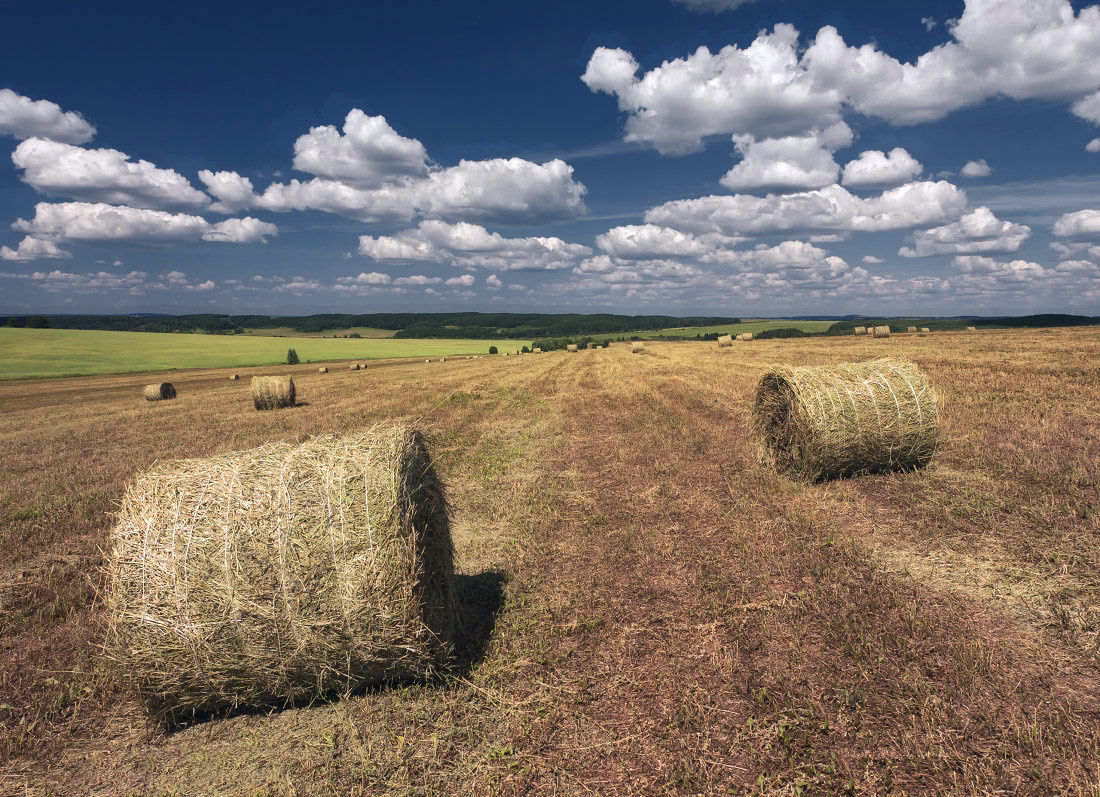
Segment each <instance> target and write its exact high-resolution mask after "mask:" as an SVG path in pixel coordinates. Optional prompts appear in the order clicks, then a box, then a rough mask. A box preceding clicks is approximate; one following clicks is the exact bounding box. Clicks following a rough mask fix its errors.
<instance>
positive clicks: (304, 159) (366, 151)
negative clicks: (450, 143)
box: [294, 108, 428, 188]
mask: <svg viewBox="0 0 1100 797" xmlns="http://www.w3.org/2000/svg"><path fill="white" fill-rule="evenodd" d="M294 168H295V169H298V170H299V171H303V172H308V173H309V174H313V175H316V176H318V177H327V178H329V179H331V180H338V181H340V182H343V183H347V184H348V185H353V186H356V187H358V188H376V187H378V186H380V185H384V184H386V183H390V182H393V181H395V180H398V179H400V178H403V177H421V176H423V175H425V174H427V172H428V152H427V150H425V149H424V145H423V144H421V143H420V142H419V141H417V140H416V139H415V138H405V137H404V136H402V135H399V134H398V133H397V131H396V130H394V129H393V128H392V127H390V125H389V123H388V122H387V121H386V118H385V117H384V116H368V115H367V114H366V113H364V112H363V111H361V110H360V109H358V108H352V109H351V111H349V112H348V115H347V118H346V119H345V120H344V129H343V134H341V132H340V131H339V130H337V129H336V127H334V126H333V125H322V126H319V127H314V128H311V129H310V131H309V132H308V133H306V134H305V135H303V136H301V137H299V138H298V140H297V141H295V142H294Z"/></svg>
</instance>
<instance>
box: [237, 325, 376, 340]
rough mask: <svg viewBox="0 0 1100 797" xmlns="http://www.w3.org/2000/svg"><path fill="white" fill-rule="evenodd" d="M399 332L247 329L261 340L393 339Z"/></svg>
mask: <svg viewBox="0 0 1100 797" xmlns="http://www.w3.org/2000/svg"><path fill="white" fill-rule="evenodd" d="M396 332H397V330H394V329H375V328H374V327H341V328H340V329H325V330H322V331H320V332H299V331H298V330H296V329H294V327H266V328H263V329H246V330H245V331H244V334H245V335H249V336H251V337H260V338H331V337H332V336H333V335H351V334H353V333H355V334H358V335H359V337H361V338H392V337H393V336H394V335H395V334H396Z"/></svg>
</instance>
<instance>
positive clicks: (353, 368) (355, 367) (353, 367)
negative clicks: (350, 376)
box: [348, 363, 359, 371]
mask: <svg viewBox="0 0 1100 797" xmlns="http://www.w3.org/2000/svg"><path fill="white" fill-rule="evenodd" d="M348 370H349V371H358V370H359V363H352V364H351V365H349V366H348Z"/></svg>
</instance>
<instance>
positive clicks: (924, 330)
mask: <svg viewBox="0 0 1100 797" xmlns="http://www.w3.org/2000/svg"><path fill="white" fill-rule="evenodd" d="M920 331H921V332H931V331H932V330H930V329H929V328H928V327H921V328H920Z"/></svg>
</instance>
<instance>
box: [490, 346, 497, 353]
mask: <svg viewBox="0 0 1100 797" xmlns="http://www.w3.org/2000/svg"><path fill="white" fill-rule="evenodd" d="M496 353H497V347H496V346H490V347H489V354H496Z"/></svg>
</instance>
